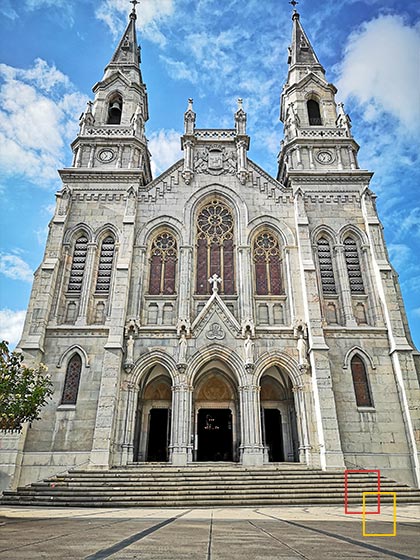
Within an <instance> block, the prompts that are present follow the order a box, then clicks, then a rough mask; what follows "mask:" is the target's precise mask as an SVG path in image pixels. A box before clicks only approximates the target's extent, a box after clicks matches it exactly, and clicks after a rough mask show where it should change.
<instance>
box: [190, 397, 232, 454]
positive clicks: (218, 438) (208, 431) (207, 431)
mask: <svg viewBox="0 0 420 560" xmlns="http://www.w3.org/2000/svg"><path fill="white" fill-rule="evenodd" d="M197 428H198V429H197V436H198V450H197V461H232V460H233V453H232V444H233V440H232V412H231V410H229V409H224V408H222V409H219V408H201V409H200V410H199V411H198V426H197Z"/></svg>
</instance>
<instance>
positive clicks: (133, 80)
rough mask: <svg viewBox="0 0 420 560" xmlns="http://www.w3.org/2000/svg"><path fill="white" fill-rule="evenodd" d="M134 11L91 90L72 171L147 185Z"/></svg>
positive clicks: (142, 93) (145, 112)
mask: <svg viewBox="0 0 420 560" xmlns="http://www.w3.org/2000/svg"><path fill="white" fill-rule="evenodd" d="M136 19H137V16H136V12H135V7H133V11H132V12H131V14H130V19H129V23H128V26H127V28H126V30H125V32H124V34H123V36H122V38H121V41H120V42H119V44H118V46H117V49H116V51H115V53H114V55H113V57H112V59H111V61H110V63H109V64H108V66H107V67H106V68H105V73H104V76H103V78H102V80H101V81H100V82H98V83H97V84H95V85H94V87H93V92H94V94H95V99H94V102H93V103H92V102H91V101H89V102H88V104H87V108H86V110H85V112H84V113H83V114H82V116H81V118H80V131H79V134H78V136H77V138H76V139H75V140H74V142H73V143H72V145H71V147H72V150H73V154H74V158H73V164H72V167H73V168H76V169H80V170H86V169H89V170H94V171H95V172H96V171H99V172H105V171H106V172H109V171H111V170H112V171H115V170H118V169H122V170H123V169H132V170H136V172H139V174H140V177H139V179H140V184H141V185H145V184H147V183H149V182H150V181H151V171H150V155H149V152H148V149H147V140H146V136H145V132H144V126H145V123H146V121H147V120H148V118H149V111H148V106H147V91H146V86H145V84H144V83H143V79H142V75H141V70H140V66H139V65H140V62H141V57H140V46H139V45H138V44H137V37H136V26H135V24H136Z"/></svg>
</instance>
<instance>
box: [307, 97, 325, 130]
mask: <svg viewBox="0 0 420 560" xmlns="http://www.w3.org/2000/svg"><path fill="white" fill-rule="evenodd" d="M306 105H307V108H308V117H309V124H310V125H311V126H317V125H321V124H322V119H321V113H320V110H319V103H318V102H317V101H315V100H314V99H310V100H309V101H308V102H307V104H306Z"/></svg>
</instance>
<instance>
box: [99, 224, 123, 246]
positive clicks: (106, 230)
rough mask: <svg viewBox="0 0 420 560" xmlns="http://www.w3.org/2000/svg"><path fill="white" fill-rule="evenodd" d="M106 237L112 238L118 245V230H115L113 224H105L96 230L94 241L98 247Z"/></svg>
mask: <svg viewBox="0 0 420 560" xmlns="http://www.w3.org/2000/svg"><path fill="white" fill-rule="evenodd" d="M107 235H112V236H113V237H114V239H115V244H116V245H117V244H119V243H120V231H119V229H118V228H116V227H115V226H114V225H113V224H105V225H103V226H101V227H100V228H98V229H97V230H96V231H95V234H94V239H95V242H96V243H97V244H98V246H99V245H100V244H101V242H102V240H103V239H104V238H105V237H106V236H107Z"/></svg>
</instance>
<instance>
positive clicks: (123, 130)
mask: <svg viewBox="0 0 420 560" xmlns="http://www.w3.org/2000/svg"><path fill="white" fill-rule="evenodd" d="M84 134H85V135H86V136H113V137H114V136H134V129H133V127H131V126H113V125H108V126H107V125H105V126H101V127H97V128H96V127H94V126H90V127H86V129H85V131H84Z"/></svg>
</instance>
